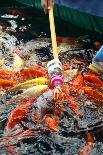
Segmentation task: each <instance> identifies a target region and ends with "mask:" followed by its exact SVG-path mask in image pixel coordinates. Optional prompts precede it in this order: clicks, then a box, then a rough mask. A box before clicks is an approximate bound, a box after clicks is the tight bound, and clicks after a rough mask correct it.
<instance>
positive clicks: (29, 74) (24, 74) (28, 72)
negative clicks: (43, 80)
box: [17, 67, 47, 81]
mask: <svg viewBox="0 0 103 155" xmlns="http://www.w3.org/2000/svg"><path fill="white" fill-rule="evenodd" d="M17 76H18V78H19V80H22V81H24V80H27V79H32V78H36V77H46V76H47V71H46V70H44V69H40V68H37V67H31V68H27V69H24V70H22V71H21V72H18V73H17Z"/></svg>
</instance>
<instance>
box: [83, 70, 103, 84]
mask: <svg viewBox="0 0 103 155" xmlns="http://www.w3.org/2000/svg"><path fill="white" fill-rule="evenodd" d="M83 79H84V80H86V81H88V82H91V83H93V84H94V85H96V86H100V87H102V86H103V81H101V80H100V79H99V78H98V77H97V76H96V75H95V74H91V73H86V74H83Z"/></svg>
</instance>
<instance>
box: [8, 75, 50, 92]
mask: <svg viewBox="0 0 103 155" xmlns="http://www.w3.org/2000/svg"><path fill="white" fill-rule="evenodd" d="M35 85H49V79H47V78H45V77H39V78H35V79H32V80H28V81H26V82H23V83H19V84H17V85H16V86H15V87H13V88H12V89H10V90H9V91H15V90H17V89H28V88H29V87H32V86H35Z"/></svg>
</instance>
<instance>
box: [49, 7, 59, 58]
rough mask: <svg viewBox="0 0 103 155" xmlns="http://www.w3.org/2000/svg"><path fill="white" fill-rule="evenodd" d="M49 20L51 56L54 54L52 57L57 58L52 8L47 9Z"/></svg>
mask: <svg viewBox="0 0 103 155" xmlns="http://www.w3.org/2000/svg"><path fill="white" fill-rule="evenodd" d="M49 22H50V31H51V40H52V48H53V56H54V59H58V50H57V42H56V32H55V23H54V14H53V8H51V9H49Z"/></svg>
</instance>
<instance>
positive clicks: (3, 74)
mask: <svg viewBox="0 0 103 155" xmlns="http://www.w3.org/2000/svg"><path fill="white" fill-rule="evenodd" d="M14 75H15V73H14V72H12V71H8V70H4V69H0V78H3V79H11V78H14Z"/></svg>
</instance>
